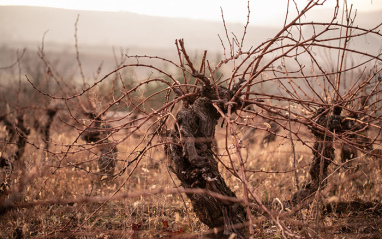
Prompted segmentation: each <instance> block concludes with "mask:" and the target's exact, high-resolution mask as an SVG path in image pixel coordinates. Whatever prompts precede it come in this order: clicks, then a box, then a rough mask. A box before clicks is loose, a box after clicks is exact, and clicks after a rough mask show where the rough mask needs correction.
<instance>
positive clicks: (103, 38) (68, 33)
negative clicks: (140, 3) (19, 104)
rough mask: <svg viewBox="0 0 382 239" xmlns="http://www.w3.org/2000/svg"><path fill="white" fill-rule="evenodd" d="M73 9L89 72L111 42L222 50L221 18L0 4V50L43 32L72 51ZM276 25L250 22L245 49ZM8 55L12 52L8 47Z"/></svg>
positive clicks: (239, 28)
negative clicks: (178, 41) (179, 43)
mask: <svg viewBox="0 0 382 239" xmlns="http://www.w3.org/2000/svg"><path fill="white" fill-rule="evenodd" d="M78 14H79V15H80V18H79V23H78V41H79V46H80V51H81V53H82V56H83V58H82V59H87V60H88V62H91V63H92V64H91V67H90V69H89V72H95V69H96V68H97V67H98V65H99V64H100V62H102V61H105V60H106V63H105V64H104V66H105V65H106V66H107V64H109V69H110V68H112V67H113V66H114V65H113V63H114V59H113V56H112V54H113V53H112V47H115V49H116V50H117V53H119V52H118V51H119V49H120V48H123V49H124V50H125V51H126V49H128V52H129V54H131V55H135V54H138V55H158V56H162V57H166V58H170V59H175V60H176V57H177V55H176V51H175V45H174V42H175V39H179V38H183V39H185V43H186V47H187V49H189V52H190V53H195V52H196V51H198V52H199V53H200V54H201V52H202V51H203V50H209V52H210V54H209V56H210V57H211V56H217V54H220V55H222V53H223V48H222V46H221V42H220V39H219V37H218V34H219V35H220V36H221V38H222V39H223V40H224V41H225V42H226V41H227V40H226V36H225V31H224V27H223V23H222V22H213V21H202V20H190V19H182V18H166V17H154V16H147V15H140V14H135V13H129V12H97V11H79V10H63V9H56V8H44V7H25V6H0V50H1V49H15V48H19V49H20V48H24V47H27V48H28V50H29V51H31V50H32V51H35V50H37V47H38V46H41V41H42V38H43V36H44V33H45V32H46V36H45V49H46V51H50V52H56V53H55V54H57V56H56V57H59V56H60V55H61V54H62V53H63V52H65V54H67V53H70V52H71V53H72V54H73V52H74V32H75V21H76V19H77V15H78ZM254 14H255V13H254ZM331 15H332V12H331V11H327V10H322V9H321V10H320V9H319V10H318V11H317V12H316V14H315V17H314V19H316V20H322V19H324V18H325V19H328V18H330V17H331ZM304 20H305V21H309V19H304ZM322 21H323V20H322ZM357 22H358V24H359V25H362V26H364V27H366V28H368V27H372V26H373V25H375V24H376V23H378V22H382V14H381V13H380V12H374V13H367V14H365V13H358V14H357ZM358 24H356V25H358ZM227 26H228V34H229V37H230V38H231V39H232V37H233V35H232V34H231V32H233V33H234V34H235V35H236V36H237V37H238V38H239V39H240V38H241V36H242V34H243V30H244V26H243V24H239V23H237V24H235V23H227ZM280 27H281V26H280ZM279 30H280V29H279V28H276V27H270V26H263V27H260V26H254V25H250V26H249V27H248V29H247V35H246V39H245V46H246V49H249V48H250V47H251V46H257V45H258V44H260V43H261V42H264V41H266V40H267V39H269V38H272V37H273V36H274V35H275V34H276V33H277V32H278V31H279ZM308 30H309V29H308ZM312 34H313V32H312ZM356 44H363V46H364V47H365V51H366V50H367V51H373V50H374V51H375V50H378V49H380V47H381V45H382V44H381V39H375V38H374V39H367V40H363V39H360V41H359V42H357V43H356ZM226 47H227V46H226ZM246 49H244V50H246ZM211 52H212V53H211ZM7 54H13V53H12V51H9V50H8V51H7ZM1 58H2V57H0V63H1V65H7V64H8V62H7V61H6V60H7V59H4V57H3V59H1ZM71 61H72V60H71ZM9 62H10V61H9Z"/></svg>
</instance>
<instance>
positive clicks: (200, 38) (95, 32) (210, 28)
mask: <svg viewBox="0 0 382 239" xmlns="http://www.w3.org/2000/svg"><path fill="white" fill-rule="evenodd" d="M78 14H79V15H80V19H79V23H78V38H79V39H78V40H79V43H80V44H81V43H82V44H89V45H108V46H116V47H124V48H130V47H131V48H135V47H139V48H174V41H175V39H179V38H184V39H185V41H186V44H187V45H188V47H190V48H191V49H200V50H204V49H207V50H221V49H222V47H221V45H220V40H219V38H218V34H220V35H221V36H222V38H225V32H224V28H223V24H222V22H212V21H199V20H189V19H179V18H165V17H153V16H146V15H139V14H135V13H129V12H97V11H77V10H63V9H55V8H44V7H23V6H2V7H0V35H1V38H0V44H9V45H12V43H18V44H20V43H25V42H28V43H30V42H38V43H40V42H41V39H42V36H43V34H44V32H46V31H48V32H47V35H46V38H45V41H46V42H47V43H49V42H51V43H56V44H68V45H70V44H73V42H74V37H73V34H74V29H75V28H74V23H75V21H76V18H77V15H78ZM228 28H229V29H228V30H229V32H234V33H235V34H236V35H237V36H238V37H240V36H241V35H242V32H243V30H244V26H243V25H242V24H229V25H228ZM275 32H276V29H275V28H273V29H272V28H268V27H250V29H248V35H247V42H248V45H254V44H258V43H260V42H262V41H264V40H265V39H267V38H269V37H270V36H272V35H273V34H274V33H275ZM231 37H232V35H231Z"/></svg>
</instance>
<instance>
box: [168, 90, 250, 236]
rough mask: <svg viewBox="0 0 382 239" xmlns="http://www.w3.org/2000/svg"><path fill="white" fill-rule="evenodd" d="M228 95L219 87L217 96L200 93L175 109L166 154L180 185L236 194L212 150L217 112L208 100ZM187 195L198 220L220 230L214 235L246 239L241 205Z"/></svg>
mask: <svg viewBox="0 0 382 239" xmlns="http://www.w3.org/2000/svg"><path fill="white" fill-rule="evenodd" d="M210 93H211V92H210ZM232 96H233V94H232V92H231V91H229V90H227V89H226V88H223V87H219V97H217V96H216V94H215V93H211V94H203V95H202V97H199V98H197V99H196V100H195V101H194V102H193V103H192V105H191V106H190V107H188V108H184V109H182V110H180V111H179V112H178V114H177V116H176V124H175V127H174V128H175V129H174V130H173V131H172V133H171V138H172V144H171V145H170V147H169V154H170V156H171V160H172V164H173V165H172V170H173V172H174V173H175V174H176V175H177V177H178V179H179V180H180V181H181V185H182V186H183V187H184V188H200V189H207V190H209V191H212V192H216V193H219V194H222V195H224V196H228V197H236V195H235V194H234V193H233V192H232V191H231V190H230V188H229V187H228V186H227V185H226V183H225V181H224V179H223V178H222V176H221V175H220V173H219V170H218V163H217V161H216V160H215V159H214V156H213V155H214V154H213V152H212V145H213V141H214V137H215V127H216V125H217V122H218V120H219V118H220V115H219V113H218V111H217V110H216V109H215V108H214V106H213V104H212V101H211V100H214V99H218V98H220V99H223V100H229V99H230V98H231V97H232ZM187 196H188V198H189V199H190V200H191V202H192V205H193V208H194V211H195V213H196V214H197V216H198V218H199V219H200V221H202V222H203V223H204V224H206V225H207V226H209V227H210V228H220V229H223V230H220V231H219V234H218V235H217V237H219V238H223V237H227V236H229V235H231V234H232V233H235V234H236V235H237V236H238V238H247V230H246V226H245V222H246V221H247V218H246V212H245V210H244V207H243V206H242V205H241V204H239V203H237V202H232V201H226V200H220V199H217V198H214V197H212V196H209V195H206V194H187Z"/></svg>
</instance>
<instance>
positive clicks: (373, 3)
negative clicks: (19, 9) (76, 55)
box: [0, 0, 382, 24]
mask: <svg viewBox="0 0 382 239" xmlns="http://www.w3.org/2000/svg"><path fill="white" fill-rule="evenodd" d="M295 1H296V2H297V3H298V4H299V6H301V7H302V6H303V5H304V4H306V3H307V2H308V1H307V0H295ZM291 2H292V1H291ZM334 2H335V1H334V0H328V1H327V3H325V5H324V6H327V7H332V6H333V3H334ZM340 2H342V1H341V0H340ZM347 2H348V4H354V6H355V8H357V9H358V10H359V11H371V10H381V9H382V0H348V1H347ZM247 4H248V1H247V0H192V1H190V0H104V1H100V0H0V7H1V5H28V6H46V7H56V8H65V9H78V10H96V11H128V12H134V13H140V14H146V15H154V16H166V17H185V18H192V19H204V20H215V21H221V12H220V7H222V8H223V11H224V17H225V19H226V21H231V22H245V21H246V15H247ZM286 4H287V0H251V1H250V9H251V21H250V22H251V23H252V24H256V23H258V24H264V23H267V22H268V23H269V22H270V21H272V19H275V18H280V17H284V15H285V7H286Z"/></svg>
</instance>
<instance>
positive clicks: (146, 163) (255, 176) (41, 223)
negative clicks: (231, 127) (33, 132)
mask: <svg viewBox="0 0 382 239" xmlns="http://www.w3.org/2000/svg"><path fill="white" fill-rule="evenodd" d="M223 133H224V132H220V130H218V132H217V136H218V138H223V137H219V135H222V134H223ZM55 136H56V137H55ZM55 136H53V138H56V139H60V142H61V143H70V142H71V140H72V138H73V136H74V135H65V134H61V135H58V133H57V135H55ZM258 137H259V138H261V133H258ZM224 144H225V142H224V141H223V140H222V141H219V142H218V146H219V153H220V154H222V153H223V152H224ZM132 145H133V144H132V142H130V143H129V141H127V142H125V143H122V144H120V145H119V146H118V150H119V152H120V153H119V156H118V159H121V160H130V158H128V156H129V153H130V152H131V150H132V147H131V146H132ZM59 148H60V147H58V146H56V147H54V149H55V150H58V149H59ZM92 151H93V152H95V153H96V150H92ZM242 151H243V152H244V156H245V158H246V159H247V162H246V168H247V169H249V170H264V171H269V172H256V173H248V180H249V183H250V184H251V186H252V187H253V188H254V193H256V194H257V195H258V196H259V197H260V198H261V200H262V201H263V203H264V204H265V205H267V206H268V207H270V208H271V209H272V208H273V209H276V207H277V203H275V199H276V198H278V199H280V200H281V201H282V202H287V201H289V200H290V198H291V195H292V194H293V192H295V191H296V190H297V188H296V185H295V178H294V172H287V173H283V171H288V170H290V169H292V168H293V167H292V164H291V162H292V161H293V160H292V157H293V155H292V153H291V148H290V144H289V143H288V141H286V140H277V141H276V142H272V143H269V144H267V145H265V146H264V147H261V146H260V145H259V144H258V142H257V143H256V142H255V143H248V142H243V149H242ZM231 153H232V152H231ZM296 154H297V155H296V156H297V158H298V165H299V166H300V165H307V166H306V167H302V168H300V169H299V170H298V171H297V172H298V175H299V180H300V182H303V181H304V179H306V178H307V177H308V171H309V161H310V158H311V156H310V155H311V152H310V150H309V149H308V148H306V147H303V146H301V145H296ZM233 155H234V154H233ZM130 157H131V156H130ZM165 157H166V156H165V155H164V153H163V148H162V147H158V148H154V149H151V150H150V151H149V152H148V153H147V154H146V156H145V157H144V158H143V159H142V160H141V161H140V162H139V164H138V166H137V165H136V164H137V162H136V163H133V164H132V165H130V167H129V168H128V170H127V171H126V172H125V173H124V174H123V175H122V176H120V177H117V178H115V179H114V180H112V181H100V176H99V175H96V174H92V173H89V172H96V171H97V163H96V162H97V161H96V160H94V161H90V162H89V163H86V164H82V166H83V168H85V169H86V170H88V171H89V172H86V171H84V170H80V169H78V168H74V167H69V166H66V167H63V168H60V169H59V170H57V171H56V172H55V173H53V172H54V170H55V168H54V167H49V165H55V164H56V163H57V160H58V159H59V157H58V158H57V157H51V156H49V155H48V156H47V157H43V156H42V155H41V152H40V151H38V150H35V149H34V148H33V147H32V146H28V148H27V151H26V153H25V156H24V159H23V160H24V162H23V163H22V164H21V163H20V164H19V165H17V166H16V168H15V171H14V172H13V175H12V182H11V189H12V190H14V191H13V193H11V194H10V195H16V194H15V193H16V190H19V192H18V194H17V195H18V197H17V203H25V202H35V201H47V200H53V201H54V200H57V199H76V198H83V197H94V198H95V197H98V196H111V195H113V193H115V192H117V191H118V193H122V194H123V193H128V192H139V191H146V192H147V191H148V192H149V191H150V190H153V189H158V188H174V187H177V186H179V181H178V180H177V179H176V178H175V177H174V175H173V174H172V173H170V172H169V170H168V167H167V159H166V158H165ZM91 158H92V156H91V154H90V153H89V152H86V151H85V152H82V153H77V154H74V155H69V156H67V158H65V162H66V163H67V162H70V163H74V162H84V161H87V159H91ZM84 159H85V160H84ZM372 160H375V159H372V158H367V157H364V158H361V159H359V160H358V161H357V165H359V166H362V165H367V164H368V163H370V161H372ZM222 161H223V162H224V163H226V164H228V163H229V161H228V157H222ZM337 162H339V159H337ZM123 165H124V162H123V161H119V162H118V164H117V169H118V170H120V169H122V167H123ZM136 166H137V167H136ZM353 166H356V165H355V163H353ZM135 167H136V169H134V168H135ZM334 168H335V166H334V165H332V171H333V170H334ZM354 170H355V169H349V170H348V172H347V171H345V170H344V169H341V170H340V171H339V173H334V174H333V175H332V176H331V177H330V181H333V180H334V181H336V180H340V179H342V178H344V177H345V176H346V175H348V174H350V171H354ZM221 171H222V175H223V176H224V177H225V179H226V182H227V184H228V185H229V187H230V188H231V189H232V190H233V191H234V192H235V193H236V194H237V195H238V197H242V184H241V182H239V180H237V179H236V178H235V177H233V176H232V175H231V174H230V173H229V172H228V171H227V170H225V169H224V167H221ZM271 172H279V173H271ZM130 174H131V176H129V175H130ZM381 183H382V172H381V168H378V167H375V168H373V169H372V170H371V171H370V172H369V173H368V174H363V175H362V176H360V177H358V178H356V179H355V180H352V181H349V182H347V183H344V184H341V185H339V187H337V188H336V189H337V190H336V192H334V191H333V192H331V193H330V195H329V196H327V197H326V198H323V204H320V203H317V202H316V201H315V202H313V203H312V204H311V205H310V206H309V207H307V208H306V209H303V210H301V211H300V213H298V214H296V216H292V217H289V218H286V220H285V221H284V223H285V224H286V225H289V226H290V228H291V229H292V231H294V232H295V233H296V234H299V235H302V236H306V237H315V236H319V237H324V238H343V237H344V236H345V237H346V238H356V236H357V235H362V236H363V237H362V238H376V237H375V236H381V235H382V232H381V229H380V227H378V225H380V223H381V220H382V219H381V205H380V204H378V203H376V202H381V201H382V198H381V197H382V196H381V195H382V193H381V190H382V189H381V186H380V185H381ZM350 201H359V202H360V205H361V206H362V205H366V204H364V203H363V202H369V206H370V208H366V209H367V210H366V209H365V208H363V209H365V210H361V211H360V210H358V209H362V207H361V206H358V207H355V208H352V207H350V206H344V205H345V204H344V205H343V204H341V203H343V202H350ZM328 202H337V203H338V204H336V205H339V206H338V208H334V209H333V208H332V207H331V209H330V210H328V209H327V208H323V207H326V206H325V205H327V203H328ZM373 202H374V204H373ZM366 206H367V205H366ZM341 207H343V208H341ZM372 207H375V208H374V211H373V210H372V209H373V208H372ZM317 208H321V209H320V210H319V213H318V214H317V212H318V210H317ZM255 211H256V210H255ZM253 218H254V222H255V237H256V238H281V237H282V235H280V232H279V231H278V230H277V228H276V226H275V225H274V224H273V223H272V222H271V221H269V220H268V219H267V218H266V217H265V216H264V215H261V214H259V213H258V212H255V215H254V217H253ZM166 224H168V225H166ZM0 228H1V229H0V238H12V237H14V238H18V237H17V236H18V235H24V237H25V238H29V237H38V238H40V237H44V238H45V237H47V238H56V237H63V238H151V237H171V236H176V235H180V236H182V237H185V236H187V235H191V236H192V237H198V235H199V236H201V237H202V235H203V232H206V231H207V230H208V228H207V227H206V226H204V225H203V224H202V223H201V222H199V221H198V219H197V217H196V216H195V215H194V214H193V212H192V208H191V205H190V202H189V201H188V199H187V198H186V196H185V195H180V194H155V195H152V196H141V197H135V198H126V199H123V200H117V201H109V202H107V203H105V204H104V205H103V204H102V203H101V202H90V203H69V204H61V203H57V204H56V203H52V204H51V205H47V206H46V205H44V206H42V205H40V206H34V207H27V208H17V209H12V210H10V211H8V212H6V213H5V214H3V215H1V219H0ZM138 228H139V230H133V229H138ZM373 236H374V237H373ZM19 238H20V237H19Z"/></svg>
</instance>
